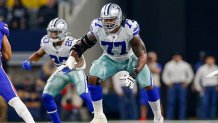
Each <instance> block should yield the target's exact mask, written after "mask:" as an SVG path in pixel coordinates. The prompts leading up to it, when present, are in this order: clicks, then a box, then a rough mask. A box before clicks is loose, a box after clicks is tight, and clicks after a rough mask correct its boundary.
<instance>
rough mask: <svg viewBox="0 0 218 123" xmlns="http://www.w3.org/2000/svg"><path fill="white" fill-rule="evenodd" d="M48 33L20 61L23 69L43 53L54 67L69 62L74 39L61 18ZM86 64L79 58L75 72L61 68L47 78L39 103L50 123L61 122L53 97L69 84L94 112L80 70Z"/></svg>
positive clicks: (49, 28) (83, 75)
mask: <svg viewBox="0 0 218 123" xmlns="http://www.w3.org/2000/svg"><path fill="white" fill-rule="evenodd" d="M47 32H48V34H47V35H45V36H44V37H43V38H42V40H41V47H40V49H39V50H38V51H36V52H35V53H33V54H32V55H31V56H30V57H29V58H28V59H27V60H26V61H24V62H23V64H22V65H23V68H24V69H27V70H31V64H32V62H37V61H38V60H39V59H40V58H42V57H43V56H44V55H45V54H48V55H49V56H50V58H51V59H52V60H53V61H54V63H55V64H56V66H57V67H58V66H60V65H61V64H64V63H65V62H68V61H67V58H68V56H69V53H70V49H71V47H72V46H73V45H74V44H75V42H76V41H77V40H76V39H74V38H73V37H71V36H67V23H66V22H65V20H63V19H60V18H55V19H53V20H51V21H50V23H49V25H48V27H47ZM85 65H86V64H85V60H84V58H83V57H81V58H78V59H77V64H76V65H75V66H76V67H77V69H76V70H75V69H74V70H69V69H63V70H62V71H60V72H54V73H53V74H52V75H51V77H50V78H49V79H48V81H47V84H46V86H45V88H44V91H43V94H42V100H43V103H44V106H45V109H46V110H47V113H48V114H49V115H50V118H51V120H52V121H53V123H61V120H60V118H59V116H58V113H57V106H56V104H55V101H54V99H53V97H55V96H56V95H57V94H58V93H59V92H60V91H61V90H62V89H63V88H64V87H65V86H66V85H67V84H68V83H70V82H71V83H73V84H74V85H75V87H76V90H77V93H78V94H79V95H80V97H81V98H82V99H83V100H84V101H85V102H86V104H87V106H88V109H89V111H90V112H94V108H93V106H92V100H91V96H90V93H89V91H88V88H87V81H86V75H85V73H84V71H83V69H85ZM66 71H67V72H66Z"/></svg>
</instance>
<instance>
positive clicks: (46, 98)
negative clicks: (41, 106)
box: [42, 93, 53, 102]
mask: <svg viewBox="0 0 218 123" xmlns="http://www.w3.org/2000/svg"><path fill="white" fill-rule="evenodd" d="M52 99H53V96H52V95H50V94H46V93H43V94H42V101H43V102H50V100H52Z"/></svg>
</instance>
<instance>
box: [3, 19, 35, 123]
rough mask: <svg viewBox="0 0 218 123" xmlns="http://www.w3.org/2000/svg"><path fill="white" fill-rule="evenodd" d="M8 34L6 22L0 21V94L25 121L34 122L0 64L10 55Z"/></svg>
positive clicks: (27, 122)
mask: <svg viewBox="0 0 218 123" xmlns="http://www.w3.org/2000/svg"><path fill="white" fill-rule="evenodd" d="M8 36H9V29H8V26H7V24H5V23H3V22H0V50H1V52H0V55H1V56H0V95H1V96H2V97H3V98H4V99H5V100H6V101H7V102H8V104H9V105H10V106H12V107H13V108H14V109H15V111H16V112H17V114H18V115H19V116H20V117H21V118H22V119H23V120H24V121H25V122H26V123H35V121H34V120H33V118H32V116H31V114H30V112H29V111H28V109H27V107H26V106H25V105H24V103H23V102H22V101H21V100H20V98H19V97H18V96H17V94H16V90H15V88H14V86H13V84H12V82H11V81H10V80H9V78H8V76H7V74H6V73H5V71H4V70H3V68H2V65H1V61H2V59H3V60H7V61H9V60H10V59H11V56H12V51H11V46H10V43H9V41H8V38H7V37H8Z"/></svg>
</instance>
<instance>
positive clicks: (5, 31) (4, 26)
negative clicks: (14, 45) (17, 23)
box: [0, 22, 9, 37]
mask: <svg viewBox="0 0 218 123" xmlns="http://www.w3.org/2000/svg"><path fill="white" fill-rule="evenodd" d="M0 26H1V27H0V28H1V33H2V34H3V35H6V36H7V37H8V36H9V28H8V25H7V24H6V23H3V22H1V23H0Z"/></svg>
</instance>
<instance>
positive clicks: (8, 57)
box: [3, 55, 11, 61]
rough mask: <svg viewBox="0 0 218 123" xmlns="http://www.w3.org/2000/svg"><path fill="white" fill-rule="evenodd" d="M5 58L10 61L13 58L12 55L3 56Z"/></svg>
mask: <svg viewBox="0 0 218 123" xmlns="http://www.w3.org/2000/svg"><path fill="white" fill-rule="evenodd" d="M3 59H4V60H5V61H10V60H11V56H9V55H6V56H4V57H3Z"/></svg>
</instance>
